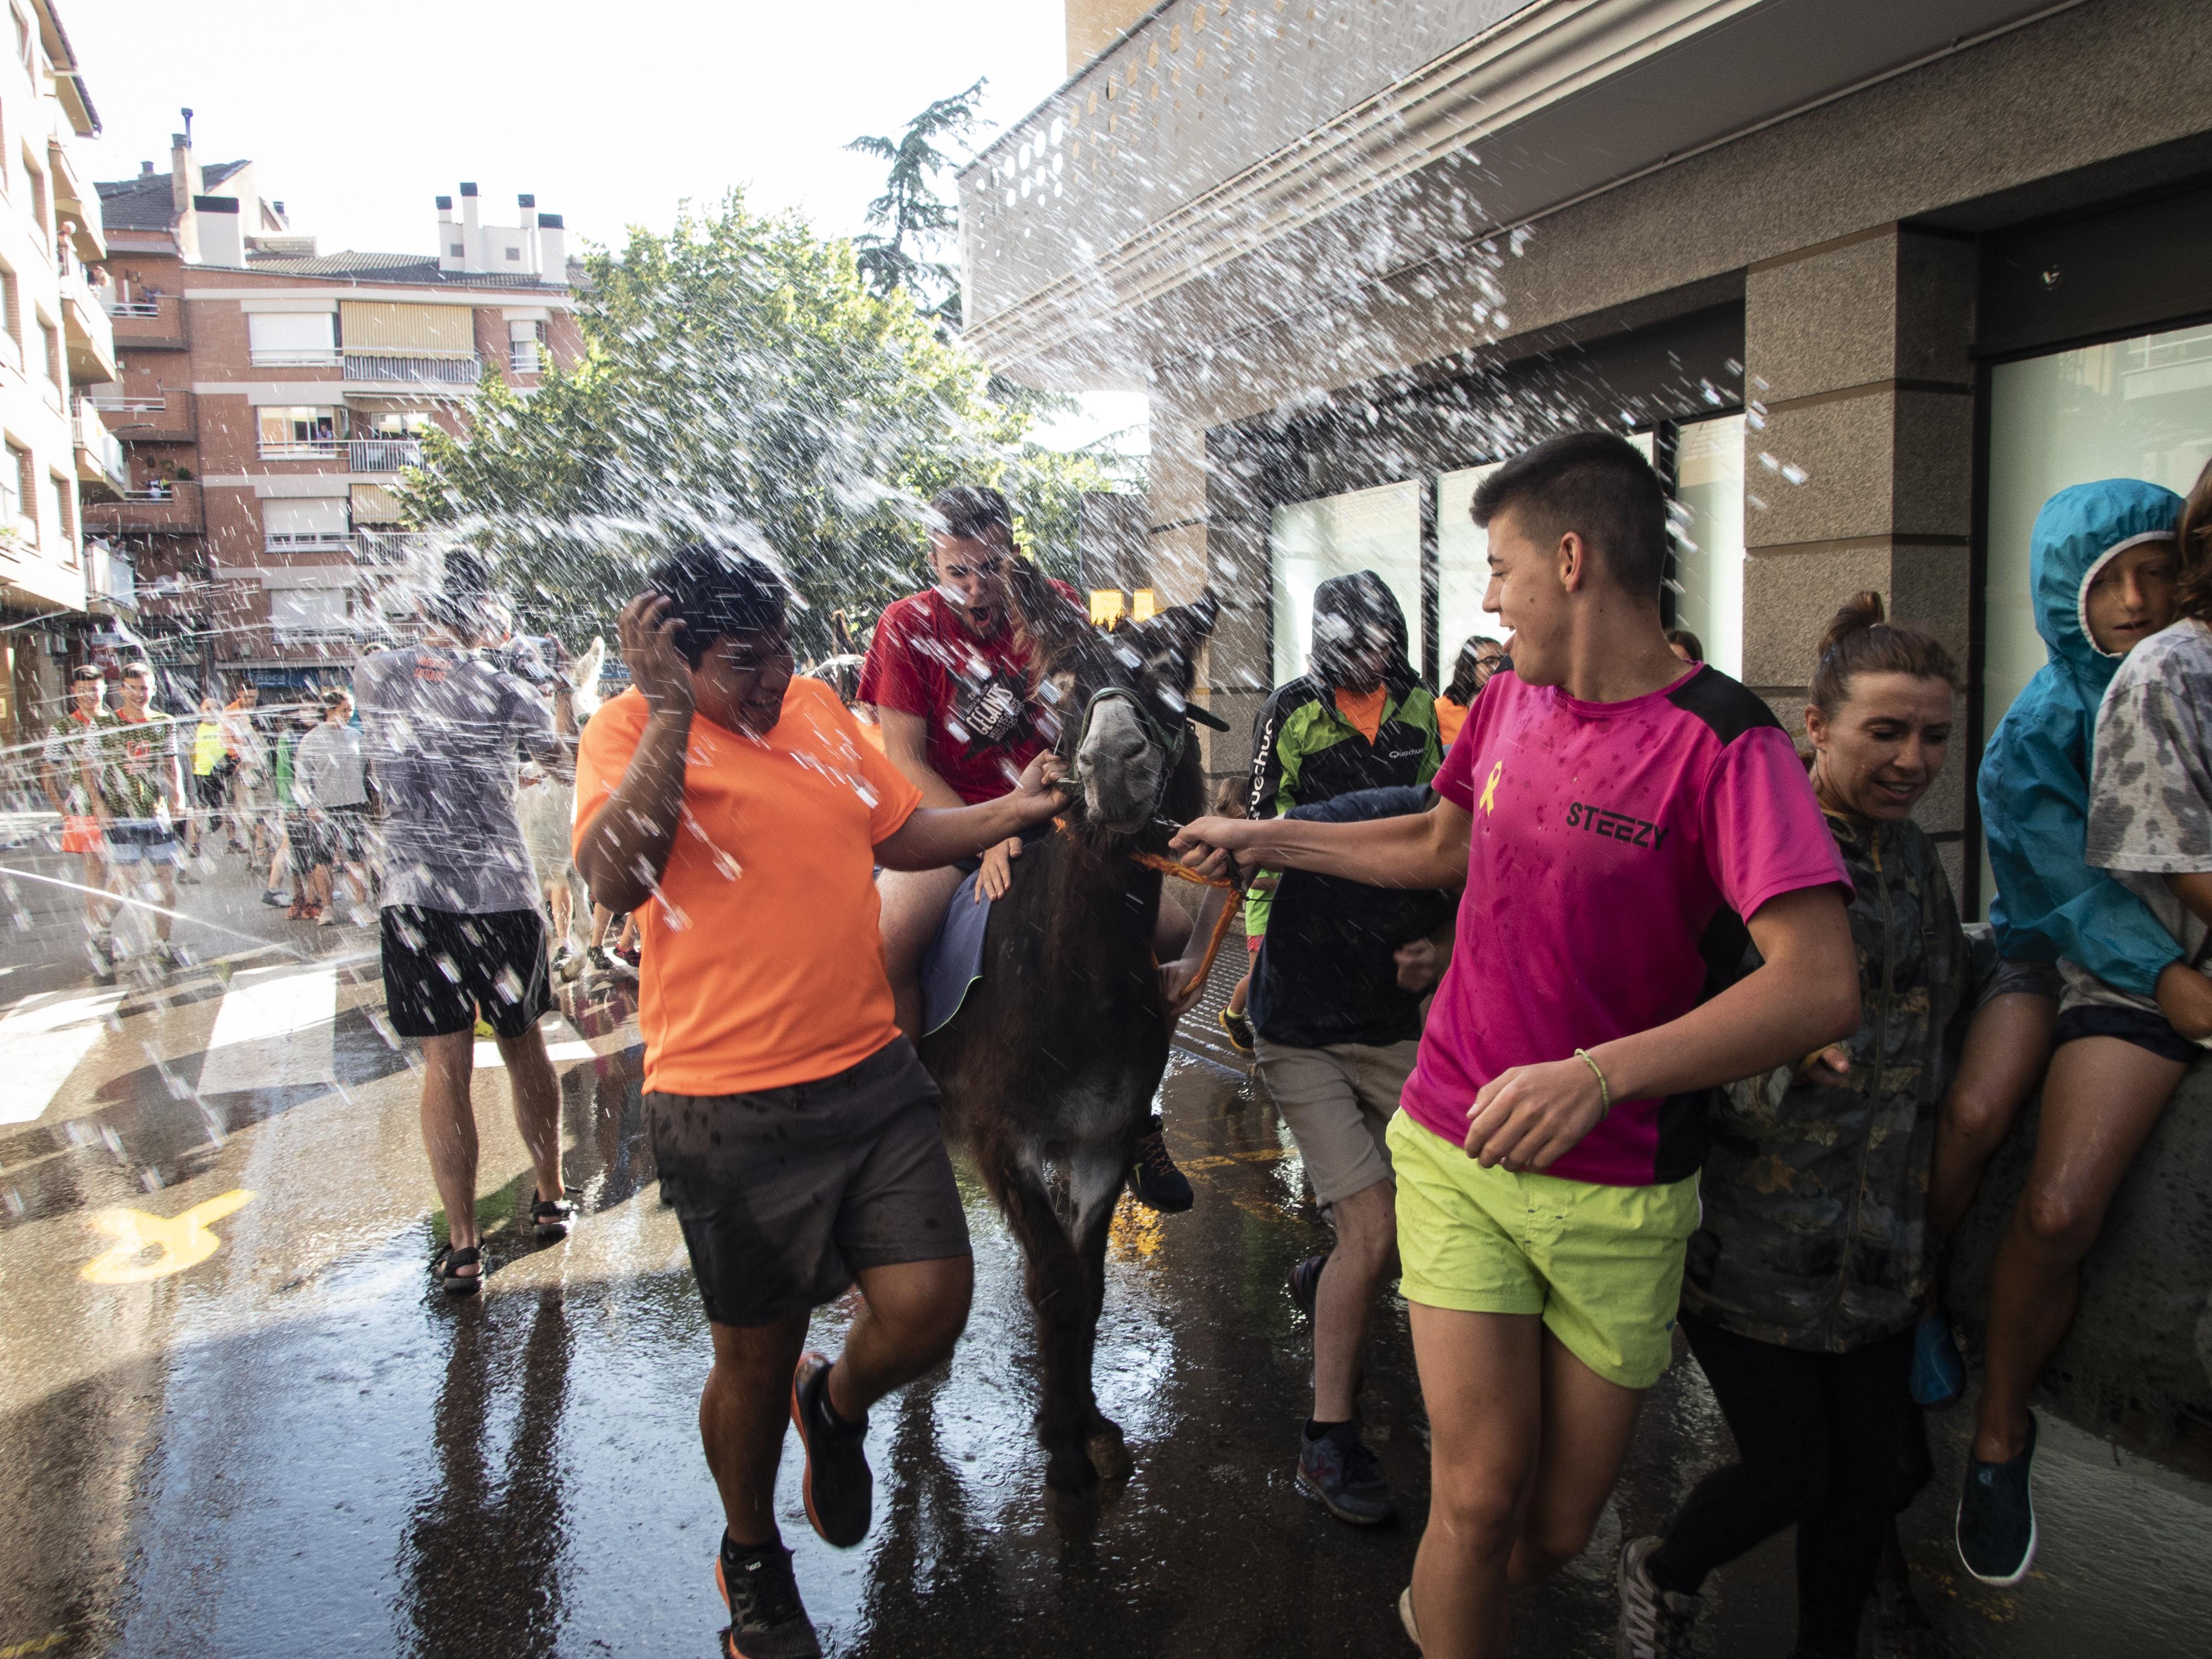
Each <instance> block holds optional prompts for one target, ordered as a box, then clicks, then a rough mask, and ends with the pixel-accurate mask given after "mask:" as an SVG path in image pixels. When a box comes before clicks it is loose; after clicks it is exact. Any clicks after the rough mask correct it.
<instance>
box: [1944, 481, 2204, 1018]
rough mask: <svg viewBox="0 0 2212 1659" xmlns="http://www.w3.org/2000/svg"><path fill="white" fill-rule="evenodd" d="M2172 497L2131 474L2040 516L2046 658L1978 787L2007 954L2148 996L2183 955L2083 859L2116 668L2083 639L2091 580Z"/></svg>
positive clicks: (2033, 585)
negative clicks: (2092, 771)
mask: <svg viewBox="0 0 2212 1659" xmlns="http://www.w3.org/2000/svg"><path fill="white" fill-rule="evenodd" d="M2180 516H2181V497H2180V496H2179V495H2175V494H2174V493H2173V492H2172V490H2170V489H2160V487H2159V486H2158V485H2156V484H2154V483H2143V482H2142V480H2141V479H2137V478H2107V479H2106V480H2104V481H2103V482H2102V483H2086V484H2075V485H2074V486H2073V487H2072V488H2071V489H2062V490H2060V491H2059V492H2058V493H2057V495H2053V496H2052V497H2051V499H2050V500H2049V501H2045V503H2044V504H2043V511H2042V512H2040V513H2037V514H2036V518H2035V530H2034V532H2033V537H2032V538H2031V540H2030V544H2029V555H2028V586H2029V589H2030V591H2031V592H2033V594H2034V596H2035V631H2036V632H2037V633H2039V634H2040V635H2043V642H2044V644H2045V646H2046V647H2049V649H2050V653H2051V659H2050V661H2048V662H2046V663H2045V665H2043V666H2042V667H2041V668H2039V669H2038V670H2037V671H2036V674H2035V678H2033V679H2032V680H2030V681H2029V682H2028V683H2027V689H2026V690H2023V691H2022V692H2021V694H2020V696H2018V697H2017V698H2015V700H2014V702H2013V705H2012V707H2011V708H2008V709H2007V710H2006V711H2005V716H2004V719H2003V720H2002V721H2000V722H1999V723H1998V726H1997V729H1996V735H1995V736H1994V737H1992V738H1990V744H1989V747H1988V748H1987V749H1986V750H1984V751H1983V755H1982V771H1981V777H1980V779H1979V781H1978V793H1979V794H1980V797H1981V803H1982V829H1983V833H1984V835H1986V836H1988V837H1989V844H1990V868H1991V869H1992V870H1993V871H1994V872H1996V885H1997V891H1996V900H1995V902H1993V903H1992V904H1991V905H1990V921H1991V922H1992V923H1994V924H1995V926H1996V936H1997V945H1998V948H1999V949H2000V950H2001V951H2002V952H2003V954H2004V955H2005V956H2006V957H2009V958H2011V959H2013V960H2015V961H2026V962H2055V961H2057V959H2058V958H2059V957H2065V958H2066V959H2067V960H2068V961H2069V962H2072V963H2075V964H2076V965H2077V966H2079V967H2081V968H2084V969H2087V970H2088V971H2089V972H2090V973H2092V974H2093V975H2096V976H2097V977H2098V978H2099V979H2100V980H2102V981H2105V983H2106V984H2107V985H2110V986H2112V987H2114V988H2115V989H2116V990H2121V991H2126V992H2130V993H2131V994H2134V995H2136V996H2141V997H2148V996H2152V995H2154V994H2156V990H2157V984H2158V975H2159V972H2160V969H2163V968H2164V967H2165V966H2166V963H2170V962H2172V961H2173V960H2175V959H2176V958H2177V957H2179V955H2180V947H2179V946H2178V945H2175V943H2174V942H2173V936H2172V934H2170V933H2167V932H2166V929H2165V928H2164V927H2160V925H2159V923H2158V921H2157V919H2156V918H2155V917H2154V916H2153V915H2151V913H2150V912H2149V911H2148V909H2146V908H2144V906H2143V903H2142V900H2140V899H2138V898H2136V896H2135V895H2134V894H2132V893H2130V892H2129V891H2128V890H2127V889H2125V888H2124V887H2122V886H2121V885H2120V884H2119V883H2118V882H2116V881H2114V880H2113V879H2112V878H2111V877H2110V876H2108V875H2106V873H2105V872H2103V871H2101V870H2095V869H2092V868H2091V867H2090V866H2088V865H2087V863H2085V862H2084V861H2083V857H2082V852H2083V848H2084V847H2085V846H2086V844H2087V828H2088V817H2089V759H2090V744H2091V740H2092V739H2093V738H2094V736H2095V734H2096V729H2097V708H2098V705H2099V704H2100V703H2101V702H2103V701H2104V696H2105V687H2106V685H2108V684H2111V682H2112V674H2113V672H2114V671H2115V670H2117V669H2118V667H2119V665H2120V659H2119V658H2118V657H2113V656H2107V655H2106V653H2104V652H2102V651H2100V650H2099V649H2098V648H2097V647H2096V645H2095V644H2094V643H2093V641H2091V640H2090V638H2089V629H2088V622H2087V616H2086V605H2087V597H2088V592H2089V583H2090V581H2091V580H2092V579H2093V577H2094V576H2095V575H2096V574H2097V572H2098V571H2099V570H2100V568H2102V567H2103V566H2104V564H2105V562H2106V560H2108V559H2110V558H2112V556H2114V555H2115V554H2117V553H2118V552H2120V551H2122V550H2124V549H2126V548H2128V547H2130V546H2132V545H2134V544H2136V543H2137V542H2141V541H2148V540H2152V539H2154V538H2157V537H2160V536H2166V537H2171V536H2172V534H2173V532H2174V526H2175V525H2176V524H2177V522H2178V521H2179V519H2180Z"/></svg>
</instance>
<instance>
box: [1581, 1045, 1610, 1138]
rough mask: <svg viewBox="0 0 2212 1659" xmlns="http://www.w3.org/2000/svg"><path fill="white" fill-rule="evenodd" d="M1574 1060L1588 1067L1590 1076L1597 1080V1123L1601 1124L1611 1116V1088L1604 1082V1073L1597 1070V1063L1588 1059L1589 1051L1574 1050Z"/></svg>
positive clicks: (1583, 1049) (1585, 1049)
mask: <svg viewBox="0 0 2212 1659" xmlns="http://www.w3.org/2000/svg"><path fill="white" fill-rule="evenodd" d="M1575 1058H1576V1059H1577V1060H1580V1061H1582V1063H1583V1065H1585V1066H1589V1068H1590V1075H1591V1076H1592V1077H1594V1078H1595V1079H1597V1103H1598V1114H1597V1121H1599V1122H1600V1123H1602V1122H1604V1121H1606V1119H1607V1118H1608V1117H1610V1116H1611V1115H1613V1087H1612V1085H1610V1084H1608V1083H1607V1082H1606V1080H1605V1073H1604V1072H1603V1071H1602V1070H1601V1069H1600V1068H1599V1066H1598V1063H1597V1062H1596V1061H1595V1060H1592V1059H1591V1058H1590V1055H1589V1049H1587V1048H1577V1049H1576V1050H1575Z"/></svg>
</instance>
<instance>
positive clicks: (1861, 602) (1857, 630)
mask: <svg viewBox="0 0 2212 1659" xmlns="http://www.w3.org/2000/svg"><path fill="white" fill-rule="evenodd" d="M1881 618H1882V608H1881V594H1879V593H1877V592H1875V591H1874V589H1872V588H1871V587H1869V588H1863V589H1861V590H1860V591H1859V592H1857V593H1854V594H1852V595H1851V596H1850V598H1849V599H1845V600H1844V603H1843V605H1842V607H1841V608H1840V609H1839V610H1838V611H1837V612H1836V615H1835V619H1834V620H1833V621H1832V622H1831V623H1829V624H1828V631H1827V632H1826V633H1825V634H1823V635H1820V655H1821V656H1824V657H1825V656H1826V655H1827V654H1828V653H1830V652H1831V651H1832V650H1834V649H1835V648H1836V647H1838V645H1840V644H1842V643H1843V641H1845V640H1847V639H1849V638H1850V636H1851V635H1854V634H1863V633H1865V632H1866V631H1867V630H1868V629H1870V628H1872V627H1874V626H1875V624H1876V623H1879V622H1881Z"/></svg>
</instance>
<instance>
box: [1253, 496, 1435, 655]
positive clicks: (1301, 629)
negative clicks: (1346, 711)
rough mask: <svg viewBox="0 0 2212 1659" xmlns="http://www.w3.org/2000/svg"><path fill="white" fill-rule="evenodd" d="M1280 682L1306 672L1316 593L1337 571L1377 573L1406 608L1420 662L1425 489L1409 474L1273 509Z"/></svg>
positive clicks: (1410, 647)
mask: <svg viewBox="0 0 2212 1659" xmlns="http://www.w3.org/2000/svg"><path fill="white" fill-rule="evenodd" d="M1268 553H1269V558H1270V560H1271V562H1272V565H1273V575H1274V645H1275V659H1274V676H1275V682H1274V683H1275V684H1277V685H1280V684H1283V683H1284V682H1285V681H1286V680H1291V679H1295V678H1297V676H1298V675H1300V674H1302V673H1304V671H1305V667H1306V650H1307V647H1308V646H1309V645H1310V643H1311V642H1312V640H1313V599H1314V590H1315V589H1316V587H1318V586H1320V585H1321V584H1322V582H1324V581H1326V580H1328V578H1330V577H1331V576H1343V575H1349V574H1351V573H1352V572H1353V571H1355V570H1372V571H1373V572H1374V573H1375V574H1376V575H1378V576H1380V577H1381V578H1382V579H1383V581H1384V583H1385V584H1387V585H1388V586H1389V589H1390V591H1391V592H1393V593H1395V595H1396V596H1397V599H1398V605H1399V607H1400V608H1401V610H1403V611H1405V613H1406V634H1407V654H1408V655H1409V656H1410V657H1411V658H1412V659H1413V662H1414V663H1415V664H1416V665H1418V664H1419V662H1420V660H1421V487H1420V485H1419V484H1418V483H1414V482H1413V480H1411V479H1407V481H1406V482H1404V483H1388V484H1378V485H1376V487H1375V488H1373V489H1354V490H1349V491H1347V492H1346V493H1345V494H1343V495H1328V496H1323V497H1322V499H1321V500H1319V501H1294V502H1291V503H1289V504H1288V505H1285V506H1282V507H1277V508H1275V510H1274V513H1273V520H1272V523H1271V524H1270V526H1269V533H1268Z"/></svg>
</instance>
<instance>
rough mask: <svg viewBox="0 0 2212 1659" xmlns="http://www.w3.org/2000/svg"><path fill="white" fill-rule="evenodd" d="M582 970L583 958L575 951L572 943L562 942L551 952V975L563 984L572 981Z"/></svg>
mask: <svg viewBox="0 0 2212 1659" xmlns="http://www.w3.org/2000/svg"><path fill="white" fill-rule="evenodd" d="M583 971H584V958H583V957H580V956H579V955H578V954H577V953H576V947H575V946H574V945H567V944H563V945H562V946H561V948H560V949H559V950H557V951H555V952H554V953H553V977H554V978H556V979H557V980H559V981H561V982H562V984H563V985H567V984H568V983H570V982H571V981H574V979H575V977H576V975H579V974H580V973H582V972H583Z"/></svg>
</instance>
